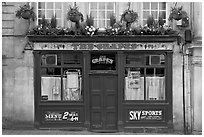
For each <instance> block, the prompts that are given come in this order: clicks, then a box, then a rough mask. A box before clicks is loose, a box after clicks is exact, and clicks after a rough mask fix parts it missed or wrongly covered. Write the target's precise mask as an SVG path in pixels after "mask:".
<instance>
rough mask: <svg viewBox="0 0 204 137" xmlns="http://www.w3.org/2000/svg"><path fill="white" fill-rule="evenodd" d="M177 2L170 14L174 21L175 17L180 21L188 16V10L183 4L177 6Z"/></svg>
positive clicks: (170, 18)
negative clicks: (185, 9)
mask: <svg viewBox="0 0 204 137" xmlns="http://www.w3.org/2000/svg"><path fill="white" fill-rule="evenodd" d="M176 4H177V3H176ZM176 4H175V6H174V7H173V8H172V7H171V13H170V15H169V20H170V21H172V20H173V19H174V20H176V21H178V20H181V19H182V18H186V17H188V16H187V13H186V11H184V10H183V6H180V7H176Z"/></svg>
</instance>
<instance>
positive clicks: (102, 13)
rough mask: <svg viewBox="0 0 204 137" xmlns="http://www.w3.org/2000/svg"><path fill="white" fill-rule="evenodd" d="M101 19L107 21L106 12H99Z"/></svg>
mask: <svg viewBox="0 0 204 137" xmlns="http://www.w3.org/2000/svg"><path fill="white" fill-rule="evenodd" d="M99 18H100V19H105V11H100V12H99Z"/></svg>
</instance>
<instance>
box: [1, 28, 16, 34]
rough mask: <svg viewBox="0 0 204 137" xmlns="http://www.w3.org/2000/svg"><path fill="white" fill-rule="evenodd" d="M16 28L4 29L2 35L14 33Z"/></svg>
mask: <svg viewBox="0 0 204 137" xmlns="http://www.w3.org/2000/svg"><path fill="white" fill-rule="evenodd" d="M13 34H14V29H2V35H13Z"/></svg>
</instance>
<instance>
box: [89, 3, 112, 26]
mask: <svg viewBox="0 0 204 137" xmlns="http://www.w3.org/2000/svg"><path fill="white" fill-rule="evenodd" d="M95 3H96V4H97V8H96V9H94V11H95V10H96V12H97V19H94V21H95V20H96V24H94V27H96V28H99V30H104V29H105V28H107V27H108V23H107V22H108V21H109V18H107V11H113V14H114V15H115V14H116V2H111V3H113V9H112V10H107V4H108V3H110V2H95ZM99 3H105V9H99ZM88 9H89V11H88V14H89V15H90V14H91V2H89V3H88ZM100 11H105V18H104V19H102V18H100V17H99V18H98V16H99V12H100ZM100 20H105V26H104V27H99V21H100Z"/></svg>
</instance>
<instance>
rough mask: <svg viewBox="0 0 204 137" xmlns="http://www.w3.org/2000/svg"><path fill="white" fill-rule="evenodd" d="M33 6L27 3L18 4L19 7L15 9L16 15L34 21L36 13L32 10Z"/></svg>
mask: <svg viewBox="0 0 204 137" xmlns="http://www.w3.org/2000/svg"><path fill="white" fill-rule="evenodd" d="M33 9H34V8H33V7H31V6H30V5H29V4H28V3H27V4H25V5H23V6H20V8H19V9H18V10H17V11H16V17H17V18H19V19H20V18H23V19H26V20H32V21H35V19H36V14H35V12H34V11H33Z"/></svg>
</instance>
